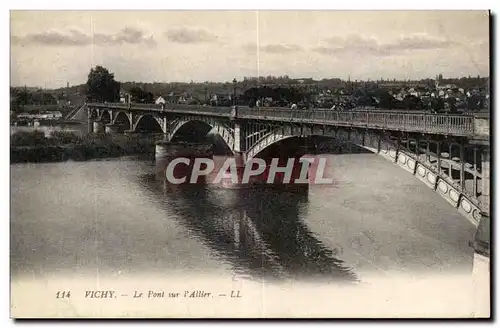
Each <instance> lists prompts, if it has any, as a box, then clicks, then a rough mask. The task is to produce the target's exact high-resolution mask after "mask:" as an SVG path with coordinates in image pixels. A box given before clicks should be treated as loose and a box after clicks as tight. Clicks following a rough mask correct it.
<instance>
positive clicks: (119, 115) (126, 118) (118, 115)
mask: <svg viewBox="0 0 500 328" xmlns="http://www.w3.org/2000/svg"><path fill="white" fill-rule="evenodd" d="M131 116H132V115H131V114H127V113H126V112H124V111H118V112H115V113H113V121H112V123H113V124H120V125H123V127H124V129H125V130H131V129H132V117H131Z"/></svg>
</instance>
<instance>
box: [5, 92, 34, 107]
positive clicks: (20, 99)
mask: <svg viewBox="0 0 500 328" xmlns="http://www.w3.org/2000/svg"><path fill="white" fill-rule="evenodd" d="M31 102H32V95H31V93H29V92H28V91H26V90H24V89H17V88H12V87H11V88H10V109H11V110H13V111H15V112H21V111H22V110H23V108H24V106H26V105H28V104H30V103H31Z"/></svg>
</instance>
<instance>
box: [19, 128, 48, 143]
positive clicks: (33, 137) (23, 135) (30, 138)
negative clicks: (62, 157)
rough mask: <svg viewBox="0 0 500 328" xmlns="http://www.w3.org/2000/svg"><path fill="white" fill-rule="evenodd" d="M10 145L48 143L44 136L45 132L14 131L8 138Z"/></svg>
mask: <svg viewBox="0 0 500 328" xmlns="http://www.w3.org/2000/svg"><path fill="white" fill-rule="evenodd" d="M10 143H11V145H12V146H38V145H48V144H49V142H48V139H47V138H45V133H44V132H41V131H33V132H23V131H20V132H16V133H14V134H13V135H12V136H11V138H10Z"/></svg>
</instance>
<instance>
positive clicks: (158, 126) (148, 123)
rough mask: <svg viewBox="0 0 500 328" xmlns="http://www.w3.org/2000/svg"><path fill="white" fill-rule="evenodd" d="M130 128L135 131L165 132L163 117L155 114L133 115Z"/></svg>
mask: <svg viewBox="0 0 500 328" xmlns="http://www.w3.org/2000/svg"><path fill="white" fill-rule="evenodd" d="M133 118H134V119H133V120H132V130H133V131H135V132H153V133H165V129H164V126H163V125H164V124H163V119H162V118H161V117H158V116H157V115H155V114H143V115H137V116H135V117H133Z"/></svg>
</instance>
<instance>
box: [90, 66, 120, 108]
mask: <svg viewBox="0 0 500 328" xmlns="http://www.w3.org/2000/svg"><path fill="white" fill-rule="evenodd" d="M86 87H87V88H86V92H87V99H88V100H91V101H99V102H104V101H108V102H115V101H119V99H120V83H119V82H117V81H115V76H114V74H113V73H110V72H109V71H108V70H107V69H106V68H104V67H102V66H96V67H95V68H92V69H90V73H89V75H88V80H87V85H86Z"/></svg>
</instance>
